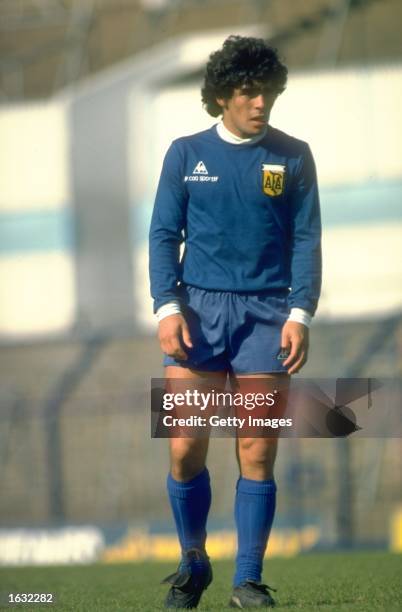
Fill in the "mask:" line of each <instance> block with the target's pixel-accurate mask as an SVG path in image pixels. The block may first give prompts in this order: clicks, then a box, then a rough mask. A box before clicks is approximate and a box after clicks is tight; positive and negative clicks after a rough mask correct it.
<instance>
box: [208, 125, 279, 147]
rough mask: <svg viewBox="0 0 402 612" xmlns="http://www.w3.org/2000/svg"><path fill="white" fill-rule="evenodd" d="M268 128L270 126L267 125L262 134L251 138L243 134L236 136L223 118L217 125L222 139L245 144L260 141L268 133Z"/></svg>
mask: <svg viewBox="0 0 402 612" xmlns="http://www.w3.org/2000/svg"><path fill="white" fill-rule="evenodd" d="M267 130H268V126H265V128H264V130H263V131H262V132H261V134H257V136H250V138H241V136H236V134H233V132H231V131H230V130H228V129H227V127H226V126H225V125H224V123H223V121H222V120H221V121H220V122H219V123H218V124H217V126H216V131H217V132H218V136H220V138H222V140H224V141H225V142H230V143H231V144H236V145H245V144H247V145H248V144H254V143H256V142H259V141H260V140H262V139H263V138H264V136H265V135H266V133H267Z"/></svg>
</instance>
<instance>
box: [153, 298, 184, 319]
mask: <svg viewBox="0 0 402 612" xmlns="http://www.w3.org/2000/svg"><path fill="white" fill-rule="evenodd" d="M172 314H181V309H180V302H179V300H172V301H171V302H168V303H167V304H163V306H161V307H160V308H158V310H157V311H156V318H157V319H158V321H162V319H165V318H166V317H169V316H170V315H172Z"/></svg>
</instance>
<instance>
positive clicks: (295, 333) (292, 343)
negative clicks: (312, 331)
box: [281, 321, 309, 374]
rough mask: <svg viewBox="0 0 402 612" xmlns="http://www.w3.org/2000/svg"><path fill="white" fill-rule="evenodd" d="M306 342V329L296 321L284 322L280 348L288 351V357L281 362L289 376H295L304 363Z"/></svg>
mask: <svg viewBox="0 0 402 612" xmlns="http://www.w3.org/2000/svg"><path fill="white" fill-rule="evenodd" d="M308 341H309V330H308V327H306V326H305V325H303V323H297V322H296V321H286V323H285V325H284V326H283V328H282V337H281V348H284V349H287V350H288V351H290V353H289V356H288V357H287V359H286V360H285V361H284V362H283V365H284V366H285V367H287V368H288V373H289V374H296V372H298V371H299V370H300V369H301V368H302V367H303V366H304V364H305V363H306V361H307V354H308Z"/></svg>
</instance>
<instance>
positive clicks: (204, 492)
mask: <svg viewBox="0 0 402 612" xmlns="http://www.w3.org/2000/svg"><path fill="white" fill-rule="evenodd" d="M167 489H168V494H169V500H170V505H171V507H172V511H173V516H174V520H175V523H176V529H177V534H178V536H179V541H180V546H181V549H182V553H183V552H185V551H186V550H189V548H200V549H201V550H204V548H205V540H206V537H207V532H206V524H207V517H208V512H209V508H210V506H211V486H210V482H209V472H208V470H207V468H205V469H204V470H203V471H202V472H201V474H198V476H196V477H195V478H193V479H192V480H190V481H188V482H179V481H177V480H174V478H173V477H172V475H171V474H170V473H169V476H168V478H167Z"/></svg>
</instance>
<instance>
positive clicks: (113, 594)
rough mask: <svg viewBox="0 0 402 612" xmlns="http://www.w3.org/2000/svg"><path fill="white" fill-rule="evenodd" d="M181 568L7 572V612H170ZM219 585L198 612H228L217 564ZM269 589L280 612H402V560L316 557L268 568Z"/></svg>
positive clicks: (226, 580) (225, 567)
mask: <svg viewBox="0 0 402 612" xmlns="http://www.w3.org/2000/svg"><path fill="white" fill-rule="evenodd" d="M175 569H176V568H175V566H173V565H172V564H170V563H169V564H165V563H138V564H125V565H91V566H79V567H78V566H73V567H71V566H68V567H48V568H1V569H0V592H1V595H2V605H1V606H0V609H1V610H11V609H14V608H20V609H24V610H29V611H30V610H35V611H36V612H40V611H43V610H48V611H49V610H51V609H57V610H58V611H59V610H60V611H61V610H63V611H64V610H66V611H67V610H68V611H69V612H79V611H82V612H98V611H99V612H102V611H105V612H106V611H107V612H118V611H121V612H123V611H131V610H132V611H137V610H138V611H139V612H154V611H156V610H162V609H163V599H164V596H165V593H166V591H167V586H166V585H160V584H159V582H160V580H161V579H162V578H164V577H165V575H166V574H168V573H171V572H172V571H174V570H175ZM213 569H214V581H213V583H212V585H211V586H210V587H209V589H208V590H207V591H206V592H205V594H204V596H203V599H202V602H201V604H200V606H199V608H198V609H199V610H224V609H226V608H227V602H228V598H229V595H230V584H231V576H232V570H233V563H232V562H227V561H219V562H215V563H214V564H213ZM265 579H266V581H267V582H268V583H269V584H270V585H271V586H273V587H275V588H277V593H276V594H274V596H275V598H276V600H277V607H278V608H287V609H297V610H308V611H309V612H312V611H313V610H336V611H342V610H362V611H363V610H364V611H365V612H367V611H368V610H370V612H371V611H372V610H381V611H388V610H402V555H392V554H387V553H378V552H373V553H350V554H311V555H305V556H299V557H295V558H291V559H272V560H270V561H268V562H267V563H266V572H265ZM8 592H14V593H16V592H19V593H32V592H34V593H38V592H39V593H49V592H51V593H54V595H55V599H56V604H55V605H48V606H43V605H42V606H41V605H40V604H35V605H32V604H26V605H19V606H14V607H11V606H9V605H5V603H4V601H5V596H6V594H7V593H8Z"/></svg>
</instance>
